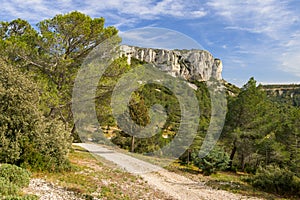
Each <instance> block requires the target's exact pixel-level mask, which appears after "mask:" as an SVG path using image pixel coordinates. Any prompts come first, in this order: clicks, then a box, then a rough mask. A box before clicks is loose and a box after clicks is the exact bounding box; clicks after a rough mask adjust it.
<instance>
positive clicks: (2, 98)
mask: <svg viewBox="0 0 300 200" xmlns="http://www.w3.org/2000/svg"><path fill="white" fill-rule="evenodd" d="M0 72H1V73H0V144H1V145H0V162H2V163H11V164H16V165H19V166H26V167H27V166H28V167H29V168H31V169H37V170H49V171H54V170H57V169H61V168H63V167H64V166H65V165H66V163H68V162H67V159H66V154H67V153H68V150H69V149H70V147H71V137H70V133H69V132H67V131H66V130H65V126H64V124H63V123H62V122H60V121H59V120H55V119H50V118H49V119H45V118H43V117H42V114H41V111H39V109H38V105H39V93H38V88H37V87H36V85H35V84H34V83H33V82H32V81H31V80H29V79H28V78H27V77H25V75H23V74H22V73H21V72H19V71H18V70H17V69H15V68H13V67H11V66H8V65H7V64H5V63H4V62H1V59H0Z"/></svg>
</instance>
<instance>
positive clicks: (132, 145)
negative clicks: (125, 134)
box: [131, 136, 134, 152]
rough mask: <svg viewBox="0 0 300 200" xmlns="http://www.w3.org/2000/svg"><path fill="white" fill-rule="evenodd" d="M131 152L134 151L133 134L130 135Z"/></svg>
mask: <svg viewBox="0 0 300 200" xmlns="http://www.w3.org/2000/svg"><path fill="white" fill-rule="evenodd" d="M131 152H134V136H132V137H131Z"/></svg>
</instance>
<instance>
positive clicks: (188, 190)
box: [76, 143, 258, 200]
mask: <svg viewBox="0 0 300 200" xmlns="http://www.w3.org/2000/svg"><path fill="white" fill-rule="evenodd" d="M76 145H78V146H80V147H83V148H85V149H87V150H88V151H90V152H91V153H94V154H96V155H99V156H101V157H103V158H105V159H107V160H109V161H112V162H114V163H116V164H117V165H118V166H119V167H121V168H123V169H125V170H126V171H128V172H130V173H133V174H138V175H140V176H141V177H142V178H143V179H144V180H145V181H147V183H148V184H149V185H151V186H152V187H154V188H156V189H159V190H161V191H163V192H164V193H165V194H167V195H169V196H171V197H173V198H175V199H183V200H185V199H186V200H201V199H205V200H206V199H207V200H222V199H226V200H227V199H230V200H244V199H250V200H257V199H258V198H254V197H245V196H241V195H238V194H233V193H230V192H227V191H224V190H216V189H212V188H210V187H207V186H205V185H204V183H203V182H202V183H201V182H200V183H199V182H195V181H193V180H191V179H188V178H186V177H184V176H181V175H178V174H176V173H173V172H169V171H167V170H165V169H163V168H161V167H158V166H156V165H152V164H149V163H147V162H145V161H141V160H139V159H136V158H133V157H131V156H128V155H126V154H123V153H119V152H115V151H113V150H110V149H107V148H105V147H103V146H100V145H95V144H87V143H78V144H76Z"/></svg>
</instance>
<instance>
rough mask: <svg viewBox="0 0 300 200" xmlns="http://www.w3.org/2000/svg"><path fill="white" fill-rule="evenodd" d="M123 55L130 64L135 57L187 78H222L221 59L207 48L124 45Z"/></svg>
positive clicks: (122, 48) (173, 74)
mask: <svg viewBox="0 0 300 200" xmlns="http://www.w3.org/2000/svg"><path fill="white" fill-rule="evenodd" d="M121 55H125V56H127V57H128V64H130V63H131V59H132V58H135V59H138V60H140V61H145V62H147V63H152V64H154V65H155V66H156V67H158V68H159V69H160V70H162V71H165V72H167V73H169V74H171V75H172V76H175V77H182V78H184V79H186V80H197V81H207V80H209V79H210V78H213V79H217V80H221V79H222V75H221V73H222V62H221V60H220V59H217V58H214V57H213V56H212V55H211V53H209V52H208V51H205V50H194V49H193V50H165V49H152V48H141V47H134V46H127V45H122V46H121Z"/></svg>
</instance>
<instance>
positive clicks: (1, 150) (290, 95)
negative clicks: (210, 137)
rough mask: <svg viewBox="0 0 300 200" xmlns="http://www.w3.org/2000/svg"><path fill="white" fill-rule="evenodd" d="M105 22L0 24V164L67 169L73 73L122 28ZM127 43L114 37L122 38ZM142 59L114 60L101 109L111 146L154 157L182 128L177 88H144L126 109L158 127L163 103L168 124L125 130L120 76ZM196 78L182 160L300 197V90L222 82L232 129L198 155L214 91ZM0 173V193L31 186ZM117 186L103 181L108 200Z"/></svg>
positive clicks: (57, 19)
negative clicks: (193, 127)
mask: <svg viewBox="0 0 300 200" xmlns="http://www.w3.org/2000/svg"><path fill="white" fill-rule="evenodd" d="M104 21H105V20H104V19H103V18H94V19H92V18H91V17H89V16H87V15H85V14H82V13H80V12H77V11H75V12H71V13H67V14H64V15H56V16H54V17H53V18H52V19H46V20H43V21H41V22H39V23H38V24H37V26H36V28H33V27H32V26H31V25H30V24H29V23H28V22H27V21H25V20H22V19H16V20H13V21H11V22H0V57H1V58H0V163H8V164H14V165H17V166H21V167H24V168H27V169H30V170H33V171H45V170H46V171H51V172H57V171H60V170H66V169H70V163H69V161H68V159H67V156H68V153H69V149H70V147H71V142H72V139H77V141H79V140H80V138H79V137H78V135H76V129H75V125H74V124H75V122H74V121H73V115H72V112H71V95H72V89H73V85H74V81H75V77H76V75H77V72H78V70H79V68H80V66H81V64H82V62H83V60H84V59H85V58H86V56H87V55H88V54H89V53H90V52H91V51H92V50H93V49H95V48H96V47H97V45H101V42H103V41H104V40H106V39H107V38H111V37H113V36H117V34H118V31H117V29H116V28H114V27H104ZM120 41H121V39H120V38H118V37H116V43H118V42H120ZM141 64H144V63H143V62H140V61H138V60H134V59H132V63H131V65H128V64H127V58H126V57H121V58H118V59H116V60H114V61H113V62H112V64H111V65H110V66H109V67H108V68H107V70H106V71H105V72H104V74H103V76H102V77H101V79H100V80H99V83H98V88H97V91H96V97H95V103H96V112H97V117H98V120H99V121H100V125H101V127H105V128H106V130H107V133H106V134H107V136H109V138H112V139H111V141H112V142H114V143H115V144H117V145H119V146H121V147H122V148H124V149H127V150H130V151H132V152H137V153H141V154H147V155H152V154H151V153H152V152H154V151H157V150H159V149H161V147H163V146H166V145H167V144H168V143H170V142H171V141H172V140H173V139H174V137H176V134H177V131H178V130H179V127H180V116H181V111H182V110H181V108H180V104H179V102H178V100H177V99H176V96H175V95H174V94H173V93H172V91H170V90H169V89H168V88H166V87H163V86H161V85H158V84H147V85H143V86H141V87H140V88H139V89H138V90H137V91H135V92H134V93H133V94H132V96H131V100H130V101H129V106H128V107H129V113H127V114H128V115H129V117H130V118H131V119H132V120H133V121H134V122H135V123H136V124H137V125H139V126H142V127H145V126H147V125H148V124H149V123H151V120H150V116H151V113H150V108H155V106H156V105H157V104H159V105H161V107H162V108H163V109H164V110H165V112H166V114H167V119H166V123H164V124H161V126H160V127H158V128H159V129H158V133H157V134H155V135H153V136H151V137H149V138H137V137H134V136H131V135H128V134H127V133H126V131H125V130H124V129H126V128H128V129H131V130H136V129H135V128H136V127H132V126H131V127H123V128H121V127H120V126H119V125H118V122H117V121H116V120H115V119H114V117H113V115H112V110H111V108H110V102H111V96H112V92H113V89H114V87H115V85H116V83H117V82H118V79H120V77H121V76H122V75H123V74H125V73H126V72H128V71H129V70H131V69H133V68H135V67H137V66H139V65H141ZM190 82H191V83H192V84H194V85H196V86H197V90H196V91H195V94H196V96H197V98H198V102H199V108H200V110H201V117H200V120H199V127H198V131H197V134H196V137H195V138H194V141H193V143H192V145H191V146H190V147H189V148H188V149H187V150H186V152H185V153H184V154H183V155H182V156H181V157H180V163H181V164H182V165H188V166H193V167H196V168H197V169H198V170H197V173H199V172H201V173H203V174H204V175H212V176H214V175H216V174H217V172H218V171H224V170H230V171H233V172H238V171H241V172H243V173H247V175H248V178H245V179H244V181H245V182H248V183H249V184H251V185H253V186H254V187H256V188H259V189H261V190H266V191H268V192H272V193H277V194H280V195H290V196H293V195H294V196H298V197H299V195H300V194H299V188H300V187H299V184H300V181H299V179H300V138H299V137H300V121H299V118H300V108H299V105H300V103H299V99H300V97H299V86H298V85H291V86H286V87H281V88H277V86H269V87H267V86H257V84H256V81H255V79H254V78H251V79H250V80H249V81H248V82H247V83H246V84H245V85H244V86H243V87H242V88H241V89H239V88H237V87H235V86H234V85H232V84H230V83H227V82H223V84H224V85H225V87H226V88H227V94H228V113H227V116H226V122H225V126H224V129H223V132H222V136H221V138H220V140H219V143H218V144H217V146H216V148H215V149H214V150H213V151H211V152H210V154H209V155H207V156H206V157H204V158H201V159H200V158H199V157H198V154H197V152H198V151H199V150H200V148H201V145H202V143H203V140H204V138H205V136H206V134H207V130H208V128H209V124H210V120H211V117H212V116H211V115H212V114H211V100H210V95H211V94H210V93H209V90H208V88H207V85H206V83H204V82H198V81H190ZM214 92H217V91H214ZM124 119H125V118H124ZM125 124H126V123H125ZM128 126H130V124H129V123H128ZM111 127H112V128H113V129H110V128H111ZM96 128H99V127H96ZM112 130H113V131H112ZM71 134H72V136H73V138H71ZM81 139H82V138H81ZM83 139H88V138H83ZM89 139H90V138H89ZM91 139H92V140H93V141H100V140H101V138H96V137H95V138H91ZM2 166H4V167H5V166H7V165H2ZM9 168H10V167H9ZM3 169H4V168H3ZM9 170H17V168H12V169H9ZM1 173H2V172H1ZM3 173H4V172H3ZM66 173H68V172H67V171H66ZM4 174H7V172H5V173H4ZM16 174H18V173H17V171H16ZM54 174H55V173H54ZM0 175H1V177H0V187H1V190H0V192H2V195H6V196H9V195H15V194H17V192H18V189H19V187H23V186H24V185H26V184H27V182H26V180H27V179H24V181H25V182H24V184H23V183H22V181H21V182H19V183H21V185H17V184H16V183H14V181H13V177H10V178H9V180H8V178H7V177H6V175H3V174H0ZM122 175H123V174H122ZM17 176H18V177H19V176H21V175H17ZM56 178H57V177H56ZM64 178H66V177H64ZM83 179H84V178H83ZM115 187H116V186H115V185H111V184H110V185H108V186H103V187H102V190H103V191H101V192H100V193H101V195H102V196H101V197H103V195H104V196H105V197H109V196H112V197H113V198H119V197H121V196H122V195H118V194H116V193H118V191H119V189H116V190H115V189H113V188H115ZM112 193H114V194H115V195H116V196H113V195H112ZM123 197H124V198H125V199H126V198H127V196H126V195H125V196H122V198H123ZM7 198H11V199H14V198H15V197H7ZM16 198H18V197H16ZM20 198H23V197H20ZM24 198H31V197H24ZM32 198H34V197H32Z"/></svg>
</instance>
